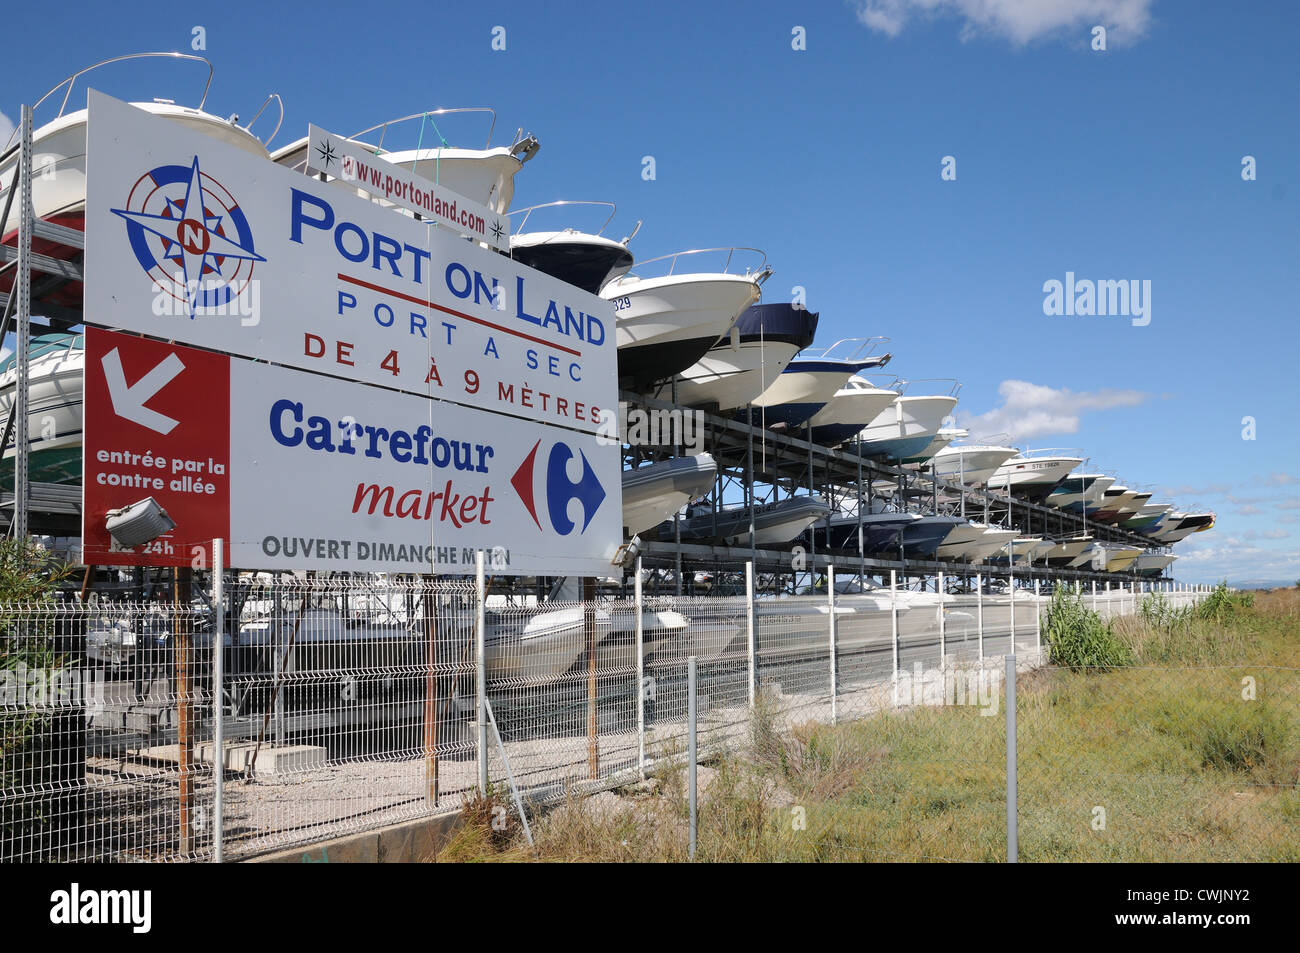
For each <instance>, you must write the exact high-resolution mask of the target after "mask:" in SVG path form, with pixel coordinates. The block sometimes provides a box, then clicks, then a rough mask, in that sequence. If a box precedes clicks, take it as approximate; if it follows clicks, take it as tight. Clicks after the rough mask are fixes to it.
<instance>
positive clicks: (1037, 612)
mask: <svg viewBox="0 0 1300 953" xmlns="http://www.w3.org/2000/svg"><path fill="white" fill-rule="evenodd" d="M1042 647H1043V604H1042V602H1041V601H1040V600H1039V586H1038V580H1037V579H1035V580H1034V649H1035V651H1037V650H1040V649H1042Z"/></svg>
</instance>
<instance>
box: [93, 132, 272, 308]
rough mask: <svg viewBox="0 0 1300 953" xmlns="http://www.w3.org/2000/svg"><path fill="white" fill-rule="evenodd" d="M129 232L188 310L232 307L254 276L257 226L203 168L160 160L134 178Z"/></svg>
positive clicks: (143, 263)
mask: <svg viewBox="0 0 1300 953" xmlns="http://www.w3.org/2000/svg"><path fill="white" fill-rule="evenodd" d="M113 214H115V215H120V216H122V218H124V219H125V220H126V234H127V238H128V240H129V241H130V242H131V250H132V251H133V252H135V257H136V261H138V262H139V263H140V267H141V268H143V269H144V270H145V272H147V273H148V275H149V277H151V278H152V279H153V282H154V285H155V286H156V287H158V288H160V289H161V290H162V291H163V292H165V293H167V294H170V295H171V296H172V297H173V298H175V299H176V300H177V301H179V302H183V303H184V304H185V310H186V313H187V314H189V316H190V318H191V319H193V318H194V317H195V314H196V312H198V311H201V310H204V309H210V308H216V309H223V310H222V311H221V312H220V313H223V314H224V313H226V311H225V310H224V309H226V308H228V307H229V305H230V303H231V302H232V301H234V300H235V299H237V298H238V297H239V295H240V294H241V293H243V291H244V289H245V288H246V287H247V286H248V283H249V282H250V281H251V280H252V277H253V266H254V264H255V263H256V262H259V261H266V259H265V258H263V257H262V256H261V255H259V254H257V252H255V251H254V250H253V231H252V229H251V228H249V226H248V219H247V218H246V217H245V216H244V213H243V210H242V209H240V207H239V203H238V202H237V201H236V200H235V197H234V196H233V195H231V194H230V192H229V191H228V190H227V189H226V188H225V187H224V186H223V185H222V184H221V183H220V182H218V181H217V180H216V179H213V178H212V177H211V176H208V175H204V174H203V172H202V170H200V169H199V159H198V156H195V157H194V161H193V163H192V164H191V165H189V166H183V165H160V166H158V168H156V169H151V170H150V171H148V172H146V173H145V174H144V175H142V176H140V178H139V179H137V180H136V182H135V184H134V185H133V186H131V192H130V195H128V197H127V202H126V208H115V209H113Z"/></svg>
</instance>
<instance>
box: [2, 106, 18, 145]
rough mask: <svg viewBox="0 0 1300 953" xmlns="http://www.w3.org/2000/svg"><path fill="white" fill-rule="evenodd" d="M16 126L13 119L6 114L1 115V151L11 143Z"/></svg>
mask: <svg viewBox="0 0 1300 953" xmlns="http://www.w3.org/2000/svg"><path fill="white" fill-rule="evenodd" d="M14 125H15V123H14V121H13V120H12V119H10V118H9V117H8V116H6V115H5V114H4V113H0V149H3V148H4V145H5V143H6V142H8V141H9V137H10V136H12V135H13V132H14Z"/></svg>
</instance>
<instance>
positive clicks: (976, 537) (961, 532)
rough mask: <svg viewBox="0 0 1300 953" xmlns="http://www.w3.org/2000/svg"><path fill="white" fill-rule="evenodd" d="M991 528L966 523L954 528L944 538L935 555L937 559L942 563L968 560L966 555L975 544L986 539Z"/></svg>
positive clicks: (980, 524)
mask: <svg viewBox="0 0 1300 953" xmlns="http://www.w3.org/2000/svg"><path fill="white" fill-rule="evenodd" d="M988 529H989V527H988V526H987V525H986V524H984V523H964V524H962V525H960V526H955V527H953V529H952V531H951V532H950V533H948V535H947V536H945V537H944V539H943V542H942V543H940V544H939V549H938V551H937V552H936V553H935V559H938V560H940V561H941V562H955V561H958V560H963V559H965V558H966V556H965V553H966V552H967V550H969V549H971V547H972V546H974V544H975V543H977V542H979V541H981V540H983V539H984V534H985V533H986V532H987V530H988Z"/></svg>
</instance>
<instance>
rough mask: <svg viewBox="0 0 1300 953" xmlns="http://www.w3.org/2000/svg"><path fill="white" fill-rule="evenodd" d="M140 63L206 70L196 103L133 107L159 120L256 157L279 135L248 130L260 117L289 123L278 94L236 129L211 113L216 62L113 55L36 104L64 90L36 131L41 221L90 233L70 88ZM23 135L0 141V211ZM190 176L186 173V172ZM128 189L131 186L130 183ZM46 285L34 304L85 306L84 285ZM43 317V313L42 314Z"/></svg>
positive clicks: (9, 277) (82, 125)
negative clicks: (269, 109) (273, 107)
mask: <svg viewBox="0 0 1300 953" xmlns="http://www.w3.org/2000/svg"><path fill="white" fill-rule="evenodd" d="M138 59H165V60H172V61H182V60H183V61H187V62H197V63H202V64H203V65H205V66H207V68H208V72H207V81H206V82H205V83H204V86H203V92H202V94H201V95H200V96H199V97H198V102H197V105H196V106H180V105H177V104H176V103H175V102H173V101H172V100H170V99H156V100H154V101H153V102H136V103H132V104H131V105H133V106H135V107H136V108H138V109H142V110H144V111H145V112H148V113H151V114H153V115H155V116H159V117H161V118H163V119H166V120H168V121H170V122H174V123H177V124H178V125H182V126H185V127H186V128H189V129H192V130H195V131H197V132H201V133H203V134H204V135H206V136H211V137H212V138H214V139H218V140H220V141H221V142H224V143H226V144H227V145H232V146H235V147H236V148H239V149H243V150H245V151H246V152H250V153H252V154H254V155H257V156H261V157H266V155H267V151H266V143H268V142H270V141H271V139H272V138H274V136H275V133H276V132H277V131H278V130H279V128H280V127H279V123H277V124H276V127H275V130H274V131H272V133H271V135H270V136H268V137H267V139H266V142H263V141H262V140H261V139H259V138H258V137H257V136H256V135H254V134H253V133H252V132H251V131H250V127H251V126H252V125H253V123H254V122H256V121H257V119H258V118H259V117H260V116H261V114H262V111H263V110H264V109H265V108H266V106H267V105H269V104H270V103H271V102H272V101H274V102H275V103H277V104H279V106H280V119H281V120H283V118H284V107H283V104H280V97H279V96H277V95H275V94H274V93H273V94H272V95H271V96H270V97H268V98H267V101H266V102H265V103H263V105H262V109H259V110H258V111H257V114H256V115H255V116H254V117H253V119H252V121H250V122H249V123H247V124H246V125H244V126H240V125H237V122H238V117H231V118H229V119H226V118H223V117H221V116H216V115H213V114H212V113H209V112H206V111H205V110H204V107H205V106H206V105H207V99H208V90H209V88H210V87H211V85H212V73H213V68H212V64H211V63H210V62H209V61H208V60H207V59H206V58H205V57H202V56H196V55H193V54H190V53H132V54H129V55H126V56H115V57H113V58H112V59H107V60H104V61H102V62H99V63H96V64H94V65H93V66H88V67H86V68H85V69H83V70H79V71H78V72H76V73H73V74H72V75H71V76H69V77H68V78H67V79H65V80H63V81H62V82H61V83H59V84H58V85H56V86H55V87H54V88H53V89H51V90H50V91H49V92H47V93H46V94H45V95H44V96H42V97H41V98H40V99H38V100H37V101H36V105H35V106H33V113H34V114H35V115H37V116H41V115H42V114H43V111H42V110H41V107H42V105H43V104H44V103H45V102H46V101H47V100H52V99H53V97H55V96H57V94H58V93H59V92H60V91H63V96H62V99H61V100H60V101H59V110H58V113H57V114H56V115H55V116H54V118H53V119H50V120H48V121H46V122H44V123H43V124H42V125H40V126H38V127H37V128H36V129H35V130H33V132H32V156H33V166H34V170H35V173H36V174H35V175H33V177H32V211H33V212H34V213H35V215H36V217H37V218H40V219H44V220H45V221H47V222H50V223H52V224H54V225H63V226H66V227H68V228H75V229H77V230H78V231H82V230H83V229H84V228H85V214H86V112H87V111H86V109H85V108H81V109H74V110H72V111H71V112H69V111H68V104H69V103H70V102H71V101H72V91H73V87H74V85H75V84H76V81H77V80H78V79H80V78H81V77H83V76H85V75H86V74H87V73H90V72H91V71H93V70H98V69H100V68H101V67H104V66H109V65H111V64H115V63H122V62H125V61H128V60H138ZM18 152H19V150H18V130H17V129H15V130H14V132H13V134H12V135H10V137H9V139H8V141H7V142H5V143H0V210H2V209H4V208H5V204H6V203H5V200H6V199H7V197H8V193H9V190H10V189H11V188H12V187H13V184H14V182H15V180H16V178H17V172H18V159H19V155H18ZM184 171H186V172H187V171H188V170H184ZM128 184H129V183H128ZM18 217H19V208H18V203H17V202H16V201H15V202H12V203H9V214H8V216H7V217H6V218H5V220H4V223H3V225H2V226H0V240H3V242H4V243H5V244H13V243H14V242H15V241H16V233H17V229H18ZM32 247H33V250H34V251H37V252H40V253H41V254H45V255H48V256H50V257H56V258H57V257H65V258H66V257H70V256H72V255H78V254H80V251H79V250H78V249H75V248H70V247H68V246H64V245H60V244H56V243H53V242H49V241H46V240H44V239H36V240H35V241H34V242H33V245H32ZM44 284H45V285H46V288H45V289H44V290H43V291H40V292H38V293H37V294H36V295H35V300H36V301H37V302H39V303H44V304H46V305H47V306H51V305H52V306H60V305H61V306H64V307H68V308H76V309H80V308H81V306H82V290H81V282H80V281H73V280H66V279H65V280H63V281H61V282H54V281H46V282H44ZM12 285H13V272H12V271H9V272H7V273H5V274H3V275H0V292H5V293H7V292H9V291H10V289H11V288H12ZM38 313H40V312H39V311H38Z"/></svg>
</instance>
